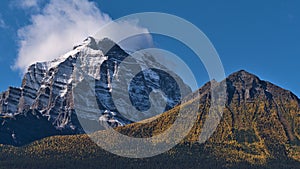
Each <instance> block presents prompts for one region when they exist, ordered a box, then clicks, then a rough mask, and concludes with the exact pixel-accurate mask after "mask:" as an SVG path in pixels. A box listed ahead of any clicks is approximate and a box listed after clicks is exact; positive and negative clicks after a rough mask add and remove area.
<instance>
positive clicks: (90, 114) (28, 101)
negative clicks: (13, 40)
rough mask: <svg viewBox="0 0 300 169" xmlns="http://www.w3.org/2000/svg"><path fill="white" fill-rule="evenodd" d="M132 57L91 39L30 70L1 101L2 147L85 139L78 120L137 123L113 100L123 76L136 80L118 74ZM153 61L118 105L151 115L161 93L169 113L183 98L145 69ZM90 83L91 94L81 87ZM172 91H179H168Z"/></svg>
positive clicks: (161, 76) (162, 77)
mask: <svg viewBox="0 0 300 169" xmlns="http://www.w3.org/2000/svg"><path fill="white" fill-rule="evenodd" d="M128 56H129V55H128V54H127V53H126V52H124V50H122V49H121V48H120V47H119V46H118V45H116V44H115V43H114V42H112V41H111V40H109V39H103V40H96V39H94V38H92V37H89V38H87V39H86V40H85V41H84V42H83V43H82V44H81V45H78V46H75V47H74V48H73V50H72V51H70V52H68V53H66V54H64V55H62V56H60V57H59V58H57V59H56V60H53V61H50V62H41V63H36V64H33V65H31V66H30V67H29V68H28V71H27V73H26V74H25V75H24V78H23V81H22V85H21V87H20V88H14V87H9V89H8V90H7V91H5V92H3V93H2V94H1V95H0V136H1V137H0V143H4V144H13V145H23V144H26V143H28V142H30V141H33V140H36V139H39V138H43V137H46V136H50V135H56V134H77V133H84V132H85V131H84V130H83V128H82V127H81V125H80V123H79V121H78V118H79V119H81V121H86V122H87V123H90V122H91V121H92V122H97V121H99V120H100V121H102V122H105V123H106V122H107V123H108V124H109V125H111V126H113V127H116V126H122V125H125V124H129V123H132V122H133V121H135V119H137V116H138V114H136V115H135V114H129V115H128V114H127V115H126V114H125V115H126V117H124V116H123V115H122V113H120V112H119V111H118V109H117V107H116V105H115V104H114V100H113V98H112V94H111V93H112V91H118V90H119V87H118V86H116V87H115V88H113V87H112V84H111V83H112V81H113V80H115V79H116V78H118V76H122V77H123V78H133V77H135V74H132V73H131V72H130V71H128V72H127V71H125V72H118V67H119V65H120V63H121V62H122V61H123V60H124V59H125V58H127V57H128ZM149 57H150V56H147V57H146V56H145V57H143V58H140V59H139V61H138V62H139V63H138V64H137V65H139V66H138V68H139V71H140V74H138V75H137V76H136V77H135V80H134V81H133V82H132V83H131V84H130V85H129V91H128V92H127V93H126V92H124V91H120V92H119V94H120V97H118V98H119V99H118V103H120V102H121V103H124V105H123V107H125V108H126V107H129V104H133V105H134V106H135V108H136V109H139V110H147V109H149V107H151V102H150V101H152V102H154V103H155V100H149V94H150V93H151V92H152V91H154V90H156V89H160V90H162V91H163V92H164V93H165V95H166V101H167V104H166V106H165V110H168V109H170V108H172V107H173V106H174V105H176V104H178V103H179V102H180V99H181V98H182V97H183V96H181V94H180V93H176V92H175V93H174V92H172V91H174V90H175V89H177V88H176V87H178V86H176V83H175V84H174V83H171V81H170V80H171V79H170V78H169V76H168V75H167V74H164V73H161V72H157V71H155V70H154V69H147V70H143V69H142V67H143V66H146V65H148V66H149V63H150V64H151V62H147V60H148V61H149V59H151V58H149ZM134 62H137V61H134ZM128 64H132V63H128ZM155 64H158V63H155ZM150 67H151V66H150ZM161 67H163V66H162V65H161ZM129 68H130V67H129ZM87 79H88V80H89V81H91V79H92V81H93V83H91V84H92V85H93V86H91V89H90V90H84V89H86V88H84V87H83V88H82V87H80V85H85V83H86V82H87ZM178 79H180V78H178ZM179 83H181V85H182V86H184V88H183V89H182V90H184V91H183V92H182V93H184V95H187V94H188V93H190V92H191V90H190V88H189V87H188V86H186V85H185V84H184V83H183V81H179ZM172 85H173V87H174V90H168V89H170V88H172ZM74 91H75V92H74ZM126 95H129V96H130V101H131V103H128V102H125V101H123V100H122V98H125V97H128V96H126ZM90 98H92V99H93V98H96V100H97V107H96V109H95V108H94V109H93V110H91V109H92V108H93V107H92V106H91V105H89V99H90ZM147 99H148V100H147ZM74 100H75V101H78V103H80V105H77V109H78V107H79V108H82V110H84V111H81V109H80V112H81V113H80V114H78V113H77V114H76V111H75V106H76V105H75V102H74ZM145 100H146V101H145ZM90 107H92V108H91V109H90ZM78 110H79V109H78ZM128 117H130V118H128ZM25 135H27V136H25Z"/></svg>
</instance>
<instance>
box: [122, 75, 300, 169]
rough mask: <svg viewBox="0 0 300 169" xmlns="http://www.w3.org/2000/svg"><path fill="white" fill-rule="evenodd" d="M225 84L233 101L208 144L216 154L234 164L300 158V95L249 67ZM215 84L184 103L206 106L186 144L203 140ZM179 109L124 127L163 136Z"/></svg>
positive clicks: (134, 133) (129, 132)
mask: <svg viewBox="0 0 300 169" xmlns="http://www.w3.org/2000/svg"><path fill="white" fill-rule="evenodd" d="M221 83H226V85H227V91H226V93H227V102H226V105H225V108H224V110H223V116H222V119H221V121H220V123H219V124H218V127H217V129H216V131H215V132H214V133H213V135H212V137H211V138H209V139H208V140H207V141H206V142H205V146H206V147H207V148H209V149H210V150H211V152H212V154H214V155H215V156H216V157H217V158H222V159H225V160H227V161H230V162H245V161H246V162H249V163H253V164H257V163H260V164H262V163H266V162H267V161H268V160H271V159H275V160H280V161H282V162H284V161H286V160H289V159H292V160H297V161H300V156H299V154H300V149H299V148H300V142H299V139H300V101H299V98H298V97H297V96H295V95H294V94H293V93H292V92H290V91H288V90H284V89H282V88H280V87H278V86H276V85H274V84H272V83H270V82H267V81H263V80H260V79H259V78H258V77H257V76H255V75H253V74H250V73H248V72H246V71H244V70H241V71H238V72H236V73H233V74H231V75H230V76H229V77H227V78H226V79H225V80H224V81H222V82H221ZM210 85H211V83H207V84H205V85H204V86H203V87H202V88H200V89H199V90H198V91H197V92H199V93H201V95H199V97H198V98H193V96H192V95H191V96H190V99H192V101H191V102H188V104H183V105H181V106H183V107H184V106H189V105H190V104H193V103H199V104H200V106H199V112H198V117H197V121H196V123H195V124H194V126H193V128H192V130H191V131H190V133H189V134H188V135H187V137H186V139H185V140H184V141H183V143H186V144H195V143H197V141H198V139H199V136H200V133H201V131H202V129H203V124H204V122H205V120H206V118H207V117H208V112H209V107H210V104H211V99H210V98H211V92H210ZM179 108H180V106H177V107H175V108H174V109H172V110H170V111H168V112H166V113H164V114H163V115H162V116H161V117H159V118H158V119H156V120H153V121H152V122H150V123H146V124H143V123H141V124H130V125H128V126H125V127H123V128H120V129H118V130H119V131H120V132H121V133H124V134H127V135H130V136H135V137H149V136H153V135H155V134H157V133H158V134H159V133H161V132H162V131H164V130H166V129H167V128H169V127H170V126H171V125H172V123H173V122H174V120H175V119H176V115H177V113H178V110H179ZM186 113H188V112H186ZM129 129H130V130H129ZM141 131H143V132H141ZM145 131H147V132H145Z"/></svg>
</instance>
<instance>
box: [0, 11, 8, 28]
mask: <svg viewBox="0 0 300 169" xmlns="http://www.w3.org/2000/svg"><path fill="white" fill-rule="evenodd" d="M6 27H7V25H6V23H5V22H4V20H3V18H2V16H1V14H0V28H6Z"/></svg>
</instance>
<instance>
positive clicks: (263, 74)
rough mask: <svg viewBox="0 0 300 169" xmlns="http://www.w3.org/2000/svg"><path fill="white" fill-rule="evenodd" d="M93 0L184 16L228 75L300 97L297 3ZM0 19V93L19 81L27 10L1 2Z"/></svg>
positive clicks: (122, 9) (110, 7) (112, 8)
mask: <svg viewBox="0 0 300 169" xmlns="http://www.w3.org/2000/svg"><path fill="white" fill-rule="evenodd" d="M13 1H14V0H13ZM95 2H96V3H97V6H98V7H99V8H100V10H101V11H102V12H105V13H107V14H109V15H110V17H112V18H113V19H117V18H119V17H122V16H124V15H128V14H132V13H136V12H150V11H153V12H165V13H170V14H174V15H177V16H179V17H182V18H184V19H186V20H188V21H190V22H192V23H193V24H195V25H196V26H197V27H199V28H200V29H201V30H202V31H203V32H204V33H205V34H206V35H207V36H208V38H209V39H210V40H211V42H212V43H213V44H214V46H215V48H216V50H217V51H218V53H219V56H220V58H221V60H222V63H223V66H224V68H225V72H226V75H229V74H231V73H233V72H235V71H237V70H240V69H245V70H247V71H249V72H252V73H254V74H256V75H258V76H259V77H260V78H262V79H265V80H268V81H270V82H272V83H275V84H277V85H279V86H281V87H283V88H286V89H289V90H291V91H292V92H294V93H295V94H296V95H298V96H300V78H299V72H298V71H299V68H300V10H299V9H300V1H297V0H289V1H282V0H273V1H258V0H257V1H240V0H230V1H215V0H209V1H208V0H207V1H201V2H199V1H196V0H194V1H174V0H173V1H171V0H165V1H158V0H152V1H141V0H130V1H117V0H109V1H108V0H99V1H95ZM31 12H32V11H31ZM0 19H2V20H3V21H4V23H5V24H4V25H3V24H2V25H1V22H0V34H1V36H0V51H1V52H0V65H1V66H0V91H4V90H6V89H7V87H8V86H20V84H21V77H20V72H19V71H16V70H15V71H14V70H12V69H11V66H12V65H14V62H15V59H16V56H17V50H18V43H17V42H18V39H17V38H18V37H17V30H18V29H19V28H20V27H23V26H25V25H27V24H29V23H30V12H29V11H26V10H23V9H20V8H17V7H15V5H13V4H12V1H8V0H1V1H0ZM158 39H159V38H158ZM157 43H158V46H160V47H165V48H167V49H169V50H170V51H172V52H174V53H176V54H178V55H179V56H181V57H182V58H184V57H185V55H188V54H190V53H189V52H186V51H185V52H183V51H180V49H179V48H177V47H174V46H177V45H178V44H177V43H176V42H171V43H168V44H166V43H165V42H164V43H160V42H157ZM187 62H188V64H189V65H190V66H192V70H193V71H194V72H195V71H197V70H199V74H202V73H203V71H204V69H203V66H202V65H201V63H195V62H193V61H187ZM206 80H207V79H206V78H205V75H203V77H201V76H198V82H199V86H201V85H202V84H203V83H204V82H205V81H206Z"/></svg>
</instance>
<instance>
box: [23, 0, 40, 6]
mask: <svg viewBox="0 0 300 169" xmlns="http://www.w3.org/2000/svg"><path fill="white" fill-rule="evenodd" d="M38 4H39V0H22V1H19V5H20V7H23V8H32V7H33V8H37V7H38Z"/></svg>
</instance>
